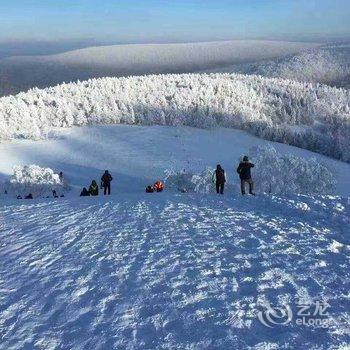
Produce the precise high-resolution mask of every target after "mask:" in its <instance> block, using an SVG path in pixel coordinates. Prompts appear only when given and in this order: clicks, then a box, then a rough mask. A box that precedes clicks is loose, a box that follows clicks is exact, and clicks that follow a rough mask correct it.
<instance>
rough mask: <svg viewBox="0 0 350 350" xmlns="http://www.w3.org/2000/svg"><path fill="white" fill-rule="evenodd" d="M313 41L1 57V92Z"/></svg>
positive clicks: (161, 69) (201, 64) (216, 60)
mask: <svg viewBox="0 0 350 350" xmlns="http://www.w3.org/2000/svg"><path fill="white" fill-rule="evenodd" d="M318 46H319V45H318V44H314V43H300V42H284V41H263V40H233V41H221V42H202V43H201V42H199V43H183V44H135V45H112V46H103V47H90V48H86V49H81V50H74V51H69V52H66V53H62V54H57V55H49V56H22V57H10V58H6V59H3V60H0V96H4V95H8V94H14V93H18V92H20V91H26V90H28V89H29V88H32V87H40V88H43V87H48V86H52V85H56V84H60V83H62V82H70V81H76V80H78V79H80V80H87V79H89V78H94V77H106V76H129V75H142V74H156V73H157V74H159V73H190V72H196V71H199V70H203V69H208V68H216V67H221V66H227V65H232V64H237V63H244V62H257V61H261V60H267V59H272V58H278V57H285V56H289V55H294V54H297V53H299V52H300V51H302V50H305V49H310V48H315V47H318Z"/></svg>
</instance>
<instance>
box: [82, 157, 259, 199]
mask: <svg viewBox="0 0 350 350" xmlns="http://www.w3.org/2000/svg"><path fill="white" fill-rule="evenodd" d="M253 167H254V164H253V163H251V162H250V161H249V158H248V156H244V157H243V160H242V161H241V162H240V163H239V165H238V168H237V173H238V174H239V178H240V180H241V193H242V195H245V194H246V185H247V184H248V186H249V194H251V195H253V196H254V195H255V193H254V182H253V180H252V175H251V168H253ZM112 180H113V177H112V175H111V174H110V173H109V171H108V170H106V171H105V172H104V174H103V175H102V177H101V189H102V188H103V194H104V195H110V194H111V182H112ZM213 181H214V182H215V186H216V193H219V194H224V188H225V183H226V181H227V176H226V173H225V170H224V169H223V168H222V167H221V165H220V164H218V165H217V166H216V170H215V171H214V174H213ZM164 188H165V186H164V183H162V182H161V181H160V180H157V181H156V182H155V183H154V184H153V185H149V186H147V187H146V192H147V193H153V192H162V191H163V190H164ZM98 194H99V187H98V185H97V182H96V180H92V182H91V184H90V186H89V189H87V188H86V187H84V188H83V190H82V191H81V193H80V196H81V197H85V196H98Z"/></svg>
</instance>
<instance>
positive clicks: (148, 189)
mask: <svg viewBox="0 0 350 350" xmlns="http://www.w3.org/2000/svg"><path fill="white" fill-rule="evenodd" d="M153 192H154V188H153V186H151V185H148V186H147V187H146V193H153Z"/></svg>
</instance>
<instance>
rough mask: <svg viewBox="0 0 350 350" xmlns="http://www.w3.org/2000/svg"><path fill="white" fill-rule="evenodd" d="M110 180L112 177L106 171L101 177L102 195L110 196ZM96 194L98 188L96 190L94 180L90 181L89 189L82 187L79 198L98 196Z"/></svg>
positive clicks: (96, 186)
mask: <svg viewBox="0 0 350 350" xmlns="http://www.w3.org/2000/svg"><path fill="white" fill-rule="evenodd" d="M112 180H113V177H112V175H111V174H110V173H109V171H108V170H106V171H105V172H104V174H103V175H102V177H101V189H103V194H104V195H106V194H107V195H110V194H111V182H112ZM98 193H99V188H98V185H97V182H96V180H92V181H91V184H90V186H89V189H87V188H86V187H84V188H83V190H82V191H81V193H80V196H81V197H87V196H98Z"/></svg>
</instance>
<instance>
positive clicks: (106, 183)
mask: <svg viewBox="0 0 350 350" xmlns="http://www.w3.org/2000/svg"><path fill="white" fill-rule="evenodd" d="M112 180H113V178H112V175H111V174H110V173H109V172H108V170H106V171H105V172H104V174H103V175H102V177H101V188H102V187H103V194H104V195H106V194H107V193H108V194H111V181H112Z"/></svg>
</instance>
